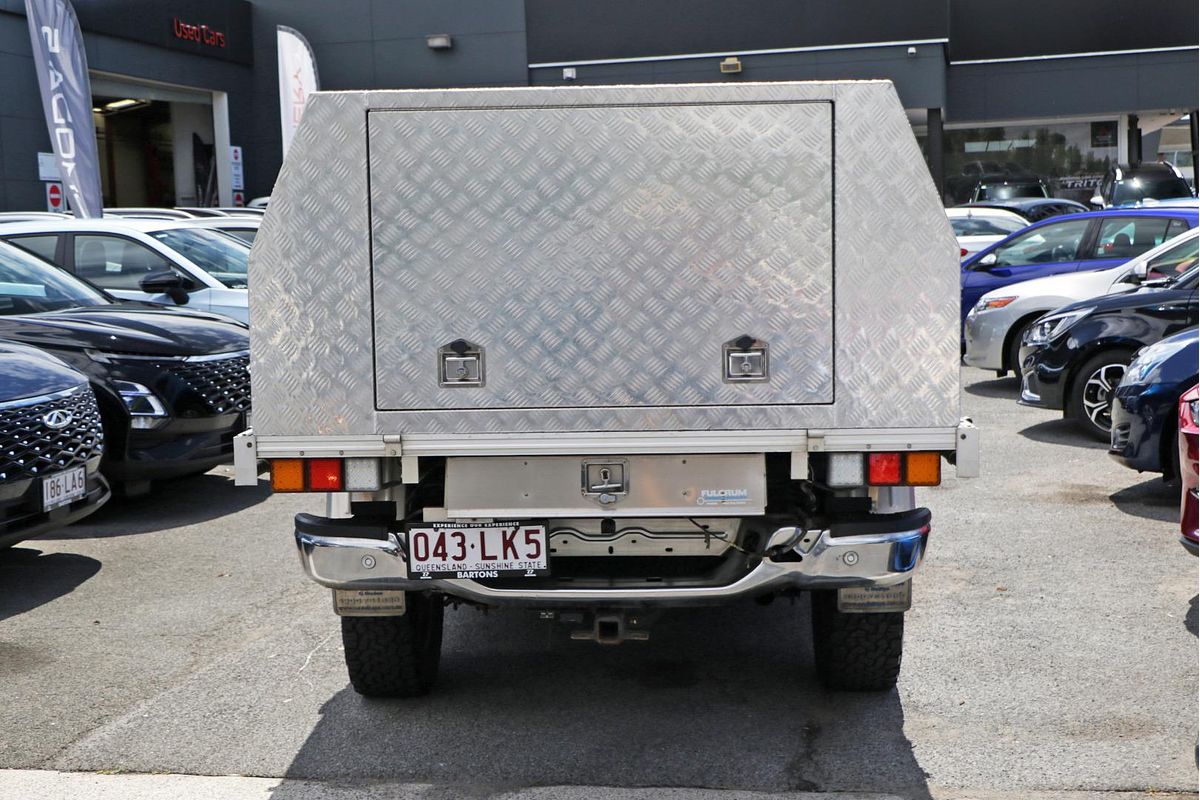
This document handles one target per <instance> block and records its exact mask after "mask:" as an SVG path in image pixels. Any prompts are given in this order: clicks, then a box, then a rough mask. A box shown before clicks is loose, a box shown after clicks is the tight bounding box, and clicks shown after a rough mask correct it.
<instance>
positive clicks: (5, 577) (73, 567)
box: [0, 547, 100, 662]
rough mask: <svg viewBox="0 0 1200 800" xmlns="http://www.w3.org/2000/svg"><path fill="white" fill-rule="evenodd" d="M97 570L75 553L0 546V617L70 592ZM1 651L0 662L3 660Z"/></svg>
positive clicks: (92, 562) (89, 560) (97, 565)
mask: <svg viewBox="0 0 1200 800" xmlns="http://www.w3.org/2000/svg"><path fill="white" fill-rule="evenodd" d="M99 571H100V562H99V561H97V560H96V559H94V558H88V557H87V556H81V555H77V554H75V553H43V552H42V551H41V550H34V549H32V548H29V547H11V548H8V549H5V550H0V621H3V620H6V619H8V618H9V617H15V616H17V615H18V614H24V613H25V612H26V611H32V610H33V609H35V608H37V607H38V606H41V605H45V604H46V603H49V602H50V601H51V600H55V599H57V598H59V597H62V596H63V595H67V594H70V593H71V592H73V591H75V589H76V587H78V586H79V585H80V584H82V583H83V582H84V581H86V580H88V579H89V578H91V577H92V576H93V575H95V574H96V573H97V572H99ZM2 645H3V643H2V642H0V646H2ZM2 652H3V651H0V662H3V661H4V660H5V659H4V658H3V655H2Z"/></svg>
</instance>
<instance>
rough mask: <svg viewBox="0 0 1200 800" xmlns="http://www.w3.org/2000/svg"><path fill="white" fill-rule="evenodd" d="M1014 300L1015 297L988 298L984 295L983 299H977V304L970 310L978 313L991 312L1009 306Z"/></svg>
mask: <svg viewBox="0 0 1200 800" xmlns="http://www.w3.org/2000/svg"><path fill="white" fill-rule="evenodd" d="M1016 299H1017V298H1016V296H1015V295H1014V296H1012V297H988V296H987V295H984V296H983V297H981V298H979V302H978V303H976V304H975V308H973V309H971V310H972V311H975V312H980V311H991V310H993V309H996V308H1004V307H1005V306H1006V305H1009V304H1010V303H1012V301H1014V300H1016Z"/></svg>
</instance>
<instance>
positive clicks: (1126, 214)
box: [959, 206, 1200, 321]
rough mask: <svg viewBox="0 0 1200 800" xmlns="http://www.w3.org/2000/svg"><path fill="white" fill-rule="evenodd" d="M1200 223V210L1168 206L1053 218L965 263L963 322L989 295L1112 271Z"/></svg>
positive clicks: (997, 243)
mask: <svg viewBox="0 0 1200 800" xmlns="http://www.w3.org/2000/svg"><path fill="white" fill-rule="evenodd" d="M1197 224H1200V210H1197V209H1196V208H1187V207H1174V206H1162V207H1155V208H1137V209H1134V208H1121V209H1108V210H1105V211H1089V212H1086V213H1083V214H1070V215H1067V216H1061V217H1052V218H1050V219H1047V220H1044V221H1042V222H1035V223H1034V224H1032V225H1030V226H1029V227H1028V228H1025V229H1023V230H1020V231H1017V232H1016V233H1014V234H1012V235H1011V236H1008V237H1006V238H1004V239H1001V240H1000V241H998V242H996V243H995V244H993V245H992V246H991V247H987V248H984V249H983V250H980V251H979V252H978V253H976V254H974V255H973V256H971V257H970V258H968V259H966V260H965V261H963V262H962V305H961V306H960V309H959V314H960V317H961V319H962V320H963V321H965V320H966V318H967V313H968V312H969V311H970V310H971V309H972V308H974V307H975V303H976V302H978V301H979V298H980V297H982V296H983V295H984V294H985V293H986V292H990V291H991V290H992V289H998V288H1000V287H1001V286H1008V285H1009V284H1012V283H1018V282H1020V281H1027V280H1032V279H1033V278H1044V277H1046V276H1047V275H1058V274H1060V273H1063V272H1080V271H1084V270H1089V271H1090V270H1098V269H1107V268H1108V267H1115V266H1117V265H1119V264H1123V263H1124V262H1126V261H1128V260H1129V259H1131V258H1133V257H1134V256H1138V255H1141V254H1142V253H1144V252H1146V251H1147V250H1149V249H1151V248H1152V247H1156V246H1157V245H1160V244H1162V243H1163V242H1164V241H1166V240H1167V239H1170V238H1171V237H1173V236H1177V235H1179V234H1181V233H1183V232H1184V231H1186V230H1188V229H1189V228H1195V227H1196V226H1197Z"/></svg>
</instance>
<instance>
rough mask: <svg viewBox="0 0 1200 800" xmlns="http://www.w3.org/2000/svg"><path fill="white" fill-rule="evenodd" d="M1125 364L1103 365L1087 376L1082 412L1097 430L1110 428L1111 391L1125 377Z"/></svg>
mask: <svg viewBox="0 0 1200 800" xmlns="http://www.w3.org/2000/svg"><path fill="white" fill-rule="evenodd" d="M1125 369H1126V365H1125V364H1120V363H1116V364H1105V365H1103V366H1101V367H1100V368H1099V369H1097V370H1096V371H1095V372H1093V373H1092V374H1091V375H1089V376H1088V379H1087V382H1086V383H1084V385H1083V411H1084V413H1085V414H1086V415H1087V418H1088V422H1090V423H1091V424H1092V425H1094V426H1095V427H1096V428H1097V429H1098V430H1101V431H1105V432H1107V431H1109V430H1110V429H1111V428H1112V400H1113V391H1114V390H1116V388H1117V384H1118V383H1120V382H1121V378H1123V377H1124V376H1125Z"/></svg>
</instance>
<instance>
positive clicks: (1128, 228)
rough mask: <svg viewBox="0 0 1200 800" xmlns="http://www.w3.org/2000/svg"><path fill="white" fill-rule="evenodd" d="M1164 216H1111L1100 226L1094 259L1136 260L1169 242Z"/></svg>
mask: <svg viewBox="0 0 1200 800" xmlns="http://www.w3.org/2000/svg"><path fill="white" fill-rule="evenodd" d="M1169 221H1170V220H1168V219H1166V218H1165V217H1110V218H1108V219H1106V220H1104V221H1103V222H1102V223H1101V224H1100V236H1099V237H1098V238H1097V239H1096V247H1095V248H1094V249H1093V251H1092V255H1091V257H1092V258H1133V257H1134V256H1140V255H1141V254H1142V253H1145V252H1146V251H1147V250H1152V249H1154V248H1155V247H1158V246H1159V245H1160V244H1162V243H1163V242H1165V241H1166V240H1167V223H1168V222H1169Z"/></svg>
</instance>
